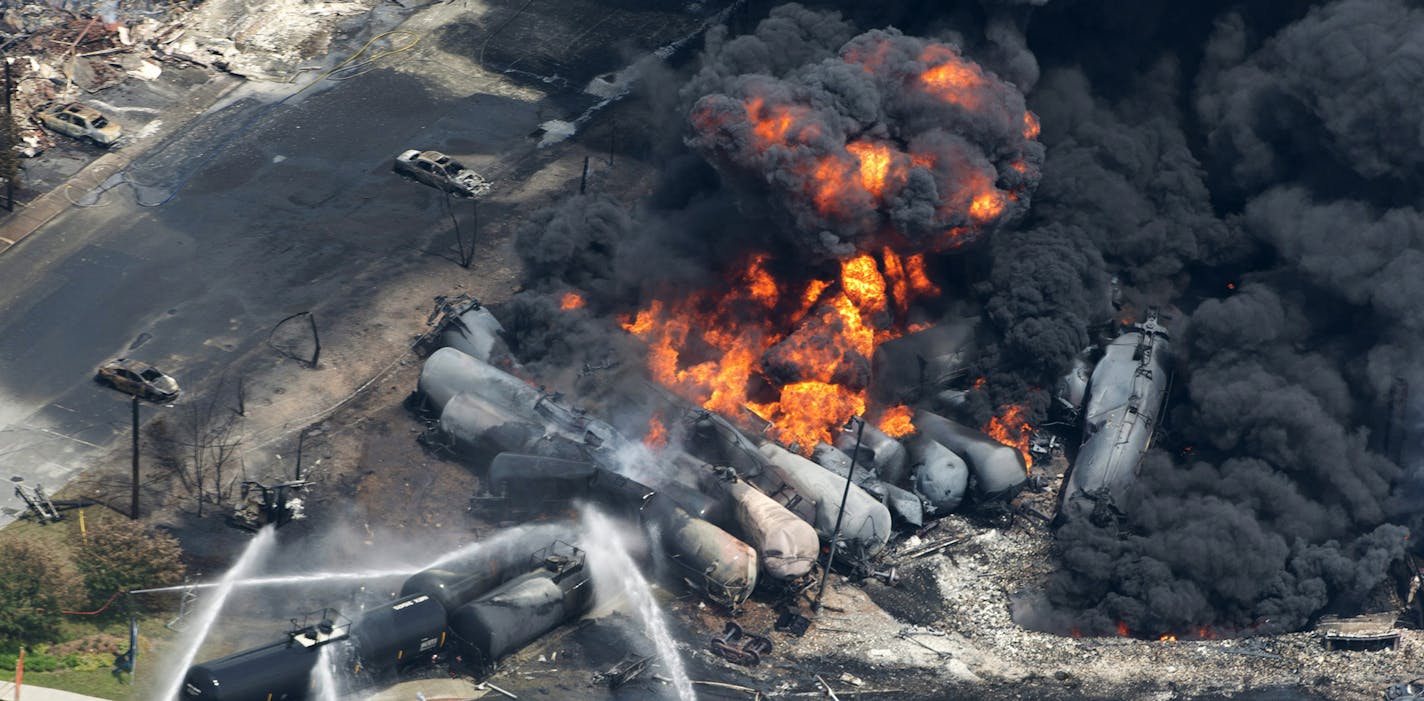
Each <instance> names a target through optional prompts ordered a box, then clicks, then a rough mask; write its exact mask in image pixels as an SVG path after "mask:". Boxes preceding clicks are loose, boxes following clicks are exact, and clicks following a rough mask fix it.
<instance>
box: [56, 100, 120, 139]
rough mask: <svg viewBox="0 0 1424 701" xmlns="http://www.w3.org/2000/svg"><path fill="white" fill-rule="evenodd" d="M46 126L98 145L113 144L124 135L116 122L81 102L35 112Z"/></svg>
mask: <svg viewBox="0 0 1424 701" xmlns="http://www.w3.org/2000/svg"><path fill="white" fill-rule="evenodd" d="M35 119H38V120H39V122H40V124H43V125H45V126H46V127H47V128H49V129H51V130H54V131H57V132H59V133H61V134H64V135H65V136H72V137H74V138H76V139H88V140H90V141H93V142H94V143H96V144H98V145H100V146H113V145H114V144H115V143H117V142H118V140H119V138H120V137H122V136H123V135H124V130H123V127H120V126H119V124H118V122H115V121H114V120H112V119H110V118H109V117H107V116H105V115H104V114H103V113H101V112H99V110H96V109H94V108H93V107H90V106H89V105H86V104H84V103H82V102H70V103H67V104H57V105H51V106H49V107H46V108H44V109H41V110H40V111H39V112H36V113H35Z"/></svg>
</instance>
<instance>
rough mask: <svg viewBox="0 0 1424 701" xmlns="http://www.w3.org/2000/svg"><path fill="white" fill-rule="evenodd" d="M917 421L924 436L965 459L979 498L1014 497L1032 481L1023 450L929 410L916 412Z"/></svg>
mask: <svg viewBox="0 0 1424 701" xmlns="http://www.w3.org/2000/svg"><path fill="white" fill-rule="evenodd" d="M914 422H915V429H916V430H918V431H919V432H920V433H921V434H922V435H924V436H925V437H927V438H929V439H930V440H933V441H934V442H936V443H939V444H940V445H942V446H944V447H946V448H948V449H950V450H951V451H953V452H954V454H955V455H958V456H959V457H961V458H963V459H964V462H965V463H966V464H967V465H968V466H969V473H970V475H971V476H973V478H974V482H973V489H972V492H973V494H974V497H975V499H977V500H978V501H980V502H984V501H994V500H1001V499H1002V500H1008V499H1011V498H1013V496H1014V495H1015V494H1018V492H1019V490H1021V489H1022V488H1023V486H1024V483H1025V482H1027V481H1028V466H1027V464H1026V463H1024V459H1023V456H1022V455H1020V454H1019V451H1017V450H1015V449H1013V448H1010V447H1009V446H1006V445H1004V444H1003V443H1000V442H998V441H996V440H994V439H993V438H990V437H989V436H987V435H985V434H984V433H983V432H980V431H976V430H974V429H972V428H969V427H968V426H965V425H963V424H959V423H955V422H953V421H950V420H949V419H946V418H944V417H943V416H940V415H938V414H932V413H930V412H927V411H917V412H915V418H914Z"/></svg>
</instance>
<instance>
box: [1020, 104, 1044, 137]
mask: <svg viewBox="0 0 1424 701" xmlns="http://www.w3.org/2000/svg"><path fill="white" fill-rule="evenodd" d="M1023 121H1024V127H1023V135H1024V138H1025V139H1028V140H1029V141H1033V140H1034V139H1037V138H1038V133H1039V131H1040V126H1039V123H1038V115H1036V114H1034V113H1032V112H1029V111H1027V110H1025V111H1024V119H1023Z"/></svg>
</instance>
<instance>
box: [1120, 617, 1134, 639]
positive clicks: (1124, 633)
mask: <svg viewBox="0 0 1424 701" xmlns="http://www.w3.org/2000/svg"><path fill="white" fill-rule="evenodd" d="M1117 634H1118V635H1120V636H1122V637H1124V638H1130V637H1132V631H1129V630H1128V629H1127V624H1126V623H1123V622H1122V621H1118V622H1117Z"/></svg>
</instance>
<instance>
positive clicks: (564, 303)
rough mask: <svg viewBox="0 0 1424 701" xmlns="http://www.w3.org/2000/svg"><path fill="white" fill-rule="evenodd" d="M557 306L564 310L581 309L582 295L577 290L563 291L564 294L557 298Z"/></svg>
mask: <svg viewBox="0 0 1424 701" xmlns="http://www.w3.org/2000/svg"><path fill="white" fill-rule="evenodd" d="M559 308H560V309H562V310H564V311H566V312H567V311H571V310H574V309H582V308H583V296H582V295H580V294H579V293H577V292H565V293H564V296H563V297H562V298H560V299H559Z"/></svg>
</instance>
